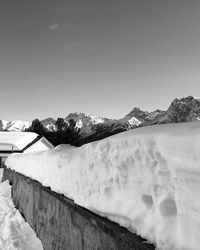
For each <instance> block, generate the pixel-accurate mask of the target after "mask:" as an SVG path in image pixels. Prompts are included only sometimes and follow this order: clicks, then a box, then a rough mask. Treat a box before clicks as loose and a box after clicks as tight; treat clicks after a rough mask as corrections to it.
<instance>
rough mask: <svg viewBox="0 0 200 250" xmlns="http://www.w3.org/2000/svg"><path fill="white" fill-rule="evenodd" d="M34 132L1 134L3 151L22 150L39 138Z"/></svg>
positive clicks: (3, 132)
mask: <svg viewBox="0 0 200 250" xmlns="http://www.w3.org/2000/svg"><path fill="white" fill-rule="evenodd" d="M37 136H38V134H36V133H33V132H5V131H1V132H0V149H1V150H11V149H13V150H21V149H23V148H24V147H26V146H27V145H28V144H29V143H31V142H32V141H34V140H35V139H36V138H37Z"/></svg>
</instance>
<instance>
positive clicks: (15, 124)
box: [6, 120, 30, 131]
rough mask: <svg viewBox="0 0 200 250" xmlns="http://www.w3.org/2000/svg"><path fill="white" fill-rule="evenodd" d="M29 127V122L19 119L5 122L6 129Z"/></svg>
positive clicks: (15, 129)
mask: <svg viewBox="0 0 200 250" xmlns="http://www.w3.org/2000/svg"><path fill="white" fill-rule="evenodd" d="M29 127H30V123H29V122H25V121H20V120H17V121H11V122H8V123H7V124H6V129H7V130H8V131H23V130H25V129H27V128H29Z"/></svg>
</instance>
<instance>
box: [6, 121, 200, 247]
mask: <svg viewBox="0 0 200 250" xmlns="http://www.w3.org/2000/svg"><path fill="white" fill-rule="evenodd" d="M6 165H7V167H9V168H11V169H14V170H15V171H17V172H20V173H22V174H24V175H26V176H29V177H31V178H32V179H36V180H38V181H39V182H41V183H42V184H43V185H44V186H49V187H50V188H51V189H52V190H54V191H56V192H58V193H62V194H64V195H65V196H67V197H69V198H72V199H73V200H74V201H75V203H77V204H79V205H81V206H83V207H86V208H88V209H90V210H92V211H94V212H96V213H98V214H100V215H103V216H106V217H108V218H109V219H110V220H113V221H116V222H118V223H119V224H120V225H123V226H125V227H127V228H128V229H129V230H130V231H133V232H136V233H137V234H139V235H141V236H143V237H145V238H146V239H148V240H149V241H151V242H154V243H156V245H157V247H158V248H159V249H168V250H172V249H181V250H183V249H184V250H197V249H199V245H200V122H192V123H184V124H174V125H172V124H171V125H160V126H151V127H145V128H138V129H135V130H130V131H127V132H124V133H121V134H118V135H115V136H112V137H109V138H106V139H104V140H101V141H98V142H93V143H90V144H86V145H84V146H82V147H80V148H74V147H69V146H68V147H65V146H59V147H58V148H57V149H52V150H49V151H45V152H36V153H30V154H24V155H23V154H15V155H12V156H10V157H9V158H8V159H7V161H6Z"/></svg>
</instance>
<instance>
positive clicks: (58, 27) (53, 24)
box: [48, 23, 60, 30]
mask: <svg viewBox="0 0 200 250" xmlns="http://www.w3.org/2000/svg"><path fill="white" fill-rule="evenodd" d="M48 28H49V29H50V30H58V29H60V26H59V24H58V23H52V24H51V25H49V27H48Z"/></svg>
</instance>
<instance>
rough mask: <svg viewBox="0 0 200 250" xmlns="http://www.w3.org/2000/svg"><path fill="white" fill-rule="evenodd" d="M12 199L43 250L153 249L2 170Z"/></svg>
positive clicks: (87, 212)
mask: <svg viewBox="0 0 200 250" xmlns="http://www.w3.org/2000/svg"><path fill="white" fill-rule="evenodd" d="M6 179H8V180H9V182H10V184H11V185H12V186H13V188H12V198H13V200H14V203H15V206H16V207H17V208H18V209H19V211H20V212H21V214H22V215H23V216H24V218H25V220H26V221H27V222H28V223H29V224H30V225H31V227H32V228H33V229H34V230H35V232H36V234H37V235H38V237H39V238H40V239H41V241H42V244H43V246H44V249H46V250H153V249H155V247H154V246H153V245H150V244H148V243H144V242H145V240H144V239H142V238H141V237H139V236H137V235H135V234H133V233H130V232H129V231H128V230H126V229H125V228H123V227H120V226H119V225H118V224H116V223H113V222H110V221H109V220H107V219H105V218H102V217H100V216H98V215H96V214H94V213H92V212H90V211H88V210H86V209H84V208H81V207H79V206H77V205H75V204H74V203H73V201H72V200H70V199H67V198H65V197H64V196H62V195H58V194H57V193H55V192H52V191H50V189H48V188H45V187H43V186H42V185H41V184H40V183H38V182H36V181H33V180H31V179H29V178H27V177H25V176H23V175H21V174H18V173H16V172H14V171H12V170H9V169H6V168H5V169H4V174H3V180H6Z"/></svg>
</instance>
